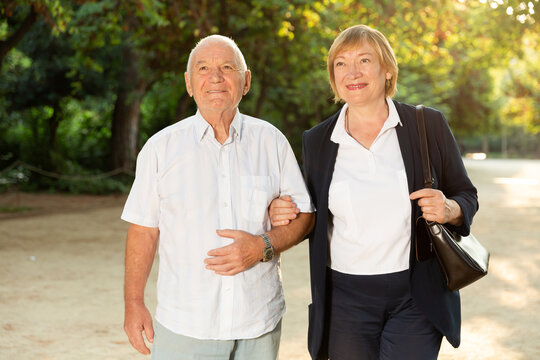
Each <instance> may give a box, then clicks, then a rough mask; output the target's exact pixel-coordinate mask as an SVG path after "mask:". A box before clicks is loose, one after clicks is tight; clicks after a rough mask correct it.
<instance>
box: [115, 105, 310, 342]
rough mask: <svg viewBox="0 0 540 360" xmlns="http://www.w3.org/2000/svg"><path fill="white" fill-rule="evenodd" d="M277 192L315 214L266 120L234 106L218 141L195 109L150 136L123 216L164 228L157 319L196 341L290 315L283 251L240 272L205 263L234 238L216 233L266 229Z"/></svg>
mask: <svg viewBox="0 0 540 360" xmlns="http://www.w3.org/2000/svg"><path fill="white" fill-rule="evenodd" d="M281 195H291V197H292V198H293V201H294V202H295V203H296V204H297V206H298V208H299V209H300V211H301V212H312V211H313V208H312V205H311V201H310V197H309V194H308V192H307V189H306V186H305V184H304V181H303V178H302V175H301V173H300V169H299V167H298V164H297V162H296V159H295V157H294V154H293V151H292V149H291V147H290V145H289V143H288V142H287V139H286V138H285V136H284V135H283V134H282V133H281V132H280V131H279V130H278V129H277V128H276V127H274V126H273V125H271V124H270V123H268V122H266V121H263V120H260V119H256V118H253V117H250V116H247V115H243V114H241V113H240V112H238V111H237V113H236V115H235V117H234V120H233V122H232V124H231V127H230V131H229V138H228V139H227V140H226V141H225V143H224V144H223V145H222V144H220V143H219V142H218V141H217V140H216V139H215V137H214V132H213V129H212V127H211V126H210V125H209V124H208V122H206V121H205V120H204V119H203V118H202V116H201V114H200V113H199V112H197V114H196V115H194V116H191V117H189V118H187V119H184V120H182V121H180V122H178V123H176V124H174V125H171V126H169V127H167V128H165V129H163V130H162V131H160V132H158V133H157V134H155V135H154V136H152V137H151V138H150V139H149V140H148V142H147V143H146V144H145V145H144V147H143V148H142V150H141V151H140V153H139V155H138V158H137V169H136V176H135V181H134V183H133V186H132V189H131V191H130V194H129V197H128V199H127V202H126V204H125V207H124V211H123V213H122V219H123V220H125V221H128V222H130V223H134V224H138V225H142V226H147V227H159V232H160V235H159V275H158V284H157V297H158V305H157V310H156V320H157V321H159V322H160V323H161V324H162V325H164V326H165V327H166V328H168V329H170V330H171V331H173V332H175V333H178V334H182V335H185V336H190V337H194V338H198V339H218V340H229V339H249V338H255V337H258V336H260V335H262V334H264V333H267V332H269V331H271V330H273V329H274V327H275V326H276V325H277V323H278V322H279V320H280V319H281V317H282V315H283V313H284V312H285V301H284V298H283V291H282V287H281V274H280V270H279V256H278V257H275V258H274V259H273V260H272V261H269V262H266V263H262V262H260V263H257V264H255V265H254V266H253V267H251V268H250V269H248V270H246V271H244V272H241V273H239V274H237V275H235V276H221V275H217V274H215V273H214V272H213V271H210V270H207V269H206V268H205V264H204V259H205V258H207V257H208V255H207V253H208V251H210V250H212V249H215V248H219V247H222V246H224V245H227V244H230V243H231V242H232V240H231V239H228V238H222V237H219V236H218V235H217V234H216V230H219V229H236V230H244V231H247V232H249V233H251V234H254V235H255V234H261V233H263V232H265V231H268V230H269V229H270V222H269V218H268V210H267V209H268V206H269V204H270V202H271V201H272V199H274V198H276V197H278V196H281ZM261 256H262V254H261Z"/></svg>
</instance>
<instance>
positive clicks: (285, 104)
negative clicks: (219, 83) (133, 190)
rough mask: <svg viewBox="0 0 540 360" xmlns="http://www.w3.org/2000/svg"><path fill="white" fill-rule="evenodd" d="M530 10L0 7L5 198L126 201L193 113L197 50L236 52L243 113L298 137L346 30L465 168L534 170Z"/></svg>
mask: <svg viewBox="0 0 540 360" xmlns="http://www.w3.org/2000/svg"><path fill="white" fill-rule="evenodd" d="M539 6H540V4H539V0H533V1H521V0H429V1H428V0H418V1H393V0H363V1H350V0H345V1H335V0H319V1H312V0H293V1H283V0H244V1H238V0H215V1H211V0H169V1H159V0H126V1H124V0H74V1H66V0H18V1H17V0H3V2H2V4H1V5H0V64H1V69H0V191H9V190H10V189H13V188H16V189H22V190H26V191H28V190H48V191H69V192H73V193H80V192H84V193H107V192H117V191H126V190H127V189H129V186H130V185H131V182H132V180H133V169H134V167H135V159H136V155H137V152H138V150H139V149H140V148H141V146H142V145H143V144H144V142H145V141H146V140H147V139H148V138H149V137H150V136H151V135H152V134H154V133H155V132H156V131H158V130H160V129H162V128H164V127H165V126H168V125H170V124H172V123H174V122H176V121H178V120H180V119H182V118H184V117H186V116H189V115H192V114H193V113H194V112H195V110H196V107H195V104H194V102H193V100H192V99H191V98H190V97H189V96H188V94H187V93H186V90H185V85H184V77H183V73H184V71H185V68H186V62H187V57H188V55H189V51H190V49H191V48H192V47H193V46H194V45H195V43H196V41H197V40H198V39H199V38H200V37H203V36H206V35H209V34H212V33H219V34H222V35H227V36H230V37H232V38H233V39H234V40H235V41H236V42H237V43H238V44H239V46H240V49H241V50H242V51H243V53H244V56H245V57H246V61H247V63H248V66H249V68H250V69H251V71H252V75H253V83H252V89H251V91H250V93H249V94H248V95H247V96H246V97H245V98H244V99H243V100H242V103H241V104H240V109H241V111H242V112H244V113H246V114H249V115H253V116H256V117H261V118H263V119H266V120H268V121H270V122H271V123H273V124H275V125H276V126H277V127H278V128H280V129H281V130H282V131H283V132H284V133H285V135H286V136H287V137H288V138H289V141H290V142H291V144H292V146H293V148H294V150H295V153H296V154H297V156H298V157H300V154H301V134H302V132H303V131H304V130H306V129H308V128H310V127H312V126H313V125H315V124H317V123H318V122H320V121H321V120H324V119H325V118H326V117H328V116H329V115H331V114H332V113H334V112H335V111H337V109H338V108H339V106H338V105H335V104H333V102H332V100H331V98H332V93H331V89H330V86H329V85H328V81H327V75H326V63H325V61H326V56H327V51H328V48H329V46H330V45H331V43H332V41H333V39H334V38H335V36H336V35H337V34H338V33H339V31H340V30H342V29H345V28H346V27H348V26H350V25H354V24H360V23H363V24H367V25H369V26H372V27H374V28H377V29H379V30H381V31H382V32H383V33H384V34H385V35H386V36H387V38H388V39H389V41H390V43H391V45H392V47H393V48H394V51H395V53H396V56H397V59H398V63H399V66H400V73H399V78H398V93H397V95H396V99H397V100H400V101H403V102H407V103H411V104H417V103H423V104H425V105H427V106H431V107H435V108H438V109H440V110H442V111H443V112H444V113H445V115H446V117H447V119H448V121H449V123H450V126H451V127H452V130H453V131H454V134H455V135H456V138H457V140H458V143H459V144H460V146H461V150H462V152H464V153H465V152H484V153H487V154H488V157H533V158H539V157H540V141H539V140H540V112H539V107H540V91H539V90H540V89H539V87H540V85H539V83H540V61H539V49H540V46H539V40H540V38H539V21H540V19H539V17H538V12H539V11H540V8H539Z"/></svg>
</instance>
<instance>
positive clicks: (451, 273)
mask: <svg viewBox="0 0 540 360" xmlns="http://www.w3.org/2000/svg"><path fill="white" fill-rule="evenodd" d="M416 120H417V125H418V136H419V138H420V153H421V155H422V169H423V173H424V187H426V188H432V187H433V178H432V177H431V166H430V163H429V153H428V145H427V135H426V124H425V120H424V106H423V105H418V106H416ZM421 236H424V237H425V236H427V237H428V238H429V241H430V244H429V245H430V250H431V251H433V252H434V253H435V256H436V258H437V260H438V262H439V265H440V266H441V269H442V272H443V273H444V276H445V277H446V286H447V287H448V289H449V290H450V291H456V290H459V289H461V288H463V287H465V286H467V285H469V284H471V283H473V282H475V281H476V280H478V279H480V278H482V277H484V276H485V275H486V274H487V272H488V264H489V252H488V251H487V250H486V248H484V247H483V246H482V244H480V242H479V241H478V240H477V239H476V238H475V237H474V236H473V234H469V236H460V235H458V234H457V233H455V232H452V231H450V230H449V229H448V228H446V227H445V226H444V225H441V224H439V223H437V222H434V221H427V220H425V219H424V218H422V217H420V218H418V219H417V221H416V238H415V242H416V247H417V249H418V248H419V246H420V244H419V242H420V241H419V237H421ZM417 257H418V250H417ZM419 260H420V259H419Z"/></svg>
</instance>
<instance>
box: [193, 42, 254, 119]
mask: <svg viewBox="0 0 540 360" xmlns="http://www.w3.org/2000/svg"><path fill="white" fill-rule="evenodd" d="M191 63H192V65H191V69H188V71H189V74H188V73H187V72H186V73H185V75H184V76H185V80H186V89H187V91H188V93H189V95H190V96H193V98H194V99H195V102H196V103H197V106H198V108H199V110H200V111H201V113H203V114H204V113H208V112H219V113H223V112H234V111H236V108H237V107H238V104H239V103H240V100H241V99H242V96H243V95H245V94H246V93H247V92H248V90H249V86H250V82H251V74H250V72H249V70H240V69H241V67H240V64H239V61H238V59H236V57H235V56H234V51H233V49H232V48H231V47H230V46H228V45H227V44H226V43H223V42H219V41H216V42H211V43H208V44H205V45H203V46H201V47H200V48H199V49H197V50H196V52H195V53H194V54H193V58H192V62H191Z"/></svg>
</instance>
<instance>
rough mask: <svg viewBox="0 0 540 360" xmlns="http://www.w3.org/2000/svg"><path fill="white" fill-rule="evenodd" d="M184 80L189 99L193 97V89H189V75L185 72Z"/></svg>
mask: <svg viewBox="0 0 540 360" xmlns="http://www.w3.org/2000/svg"><path fill="white" fill-rule="evenodd" d="M184 80H185V81H186V90H187V92H188V94H189V96H190V97H193V89H191V82H190V81H189V74H188V73H187V71H186V72H185V73H184Z"/></svg>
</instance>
